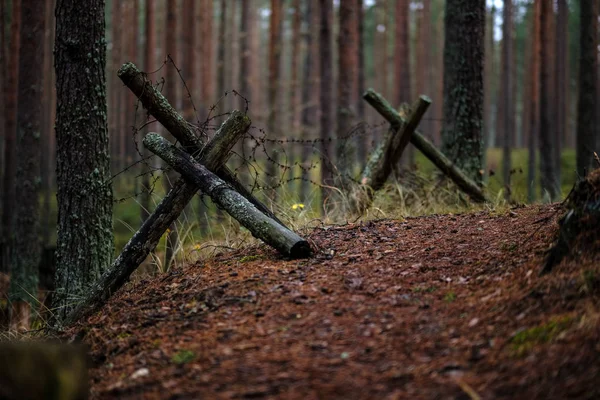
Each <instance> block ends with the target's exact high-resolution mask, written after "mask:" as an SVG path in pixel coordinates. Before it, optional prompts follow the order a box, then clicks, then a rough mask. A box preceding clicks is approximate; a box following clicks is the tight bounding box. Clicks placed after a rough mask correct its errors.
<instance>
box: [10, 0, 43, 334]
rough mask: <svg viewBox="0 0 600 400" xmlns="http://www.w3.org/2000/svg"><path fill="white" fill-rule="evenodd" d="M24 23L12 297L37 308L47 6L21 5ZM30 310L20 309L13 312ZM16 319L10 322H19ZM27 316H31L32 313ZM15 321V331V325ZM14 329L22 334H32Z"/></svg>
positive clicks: (29, 0)
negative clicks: (42, 61) (45, 15)
mask: <svg viewBox="0 0 600 400" xmlns="http://www.w3.org/2000/svg"><path fill="white" fill-rule="evenodd" d="M21 12H22V14H21V16H22V19H23V23H22V24H21V30H20V36H21V39H20V42H21V46H20V49H19V95H18V98H19V101H18V115H17V154H18V155H19V157H18V158H17V175H16V181H15V183H16V190H15V200H16V201H15V209H14V225H13V232H12V233H13V236H12V239H13V240H12V245H11V250H12V251H11V270H10V271H11V272H10V292H9V297H10V300H11V302H12V303H13V306H14V303H18V302H21V303H27V304H29V305H30V307H31V305H34V306H35V305H36V304H37V303H38V299H37V295H36V294H37V289H38V264H39V258H40V236H39V234H40V232H39V226H40V221H39V194H40V193H39V192H40V180H41V179H40V150H41V146H40V130H41V125H42V124H41V121H42V92H43V72H44V71H43V68H44V64H43V63H40V62H39V55H40V54H43V53H44V14H45V4H44V3H43V2H40V1H38V0H23V1H22V2H21ZM19 309H21V310H25V309H27V307H23V308H20V307H16V308H14V309H13V310H19ZM15 314H18V313H13V316H12V317H11V320H12V319H13V318H16V319H17V320H19V319H20V317H22V316H19V315H15ZM26 316H27V317H28V316H29V312H28V310H27V311H26ZM13 322H16V321H11V325H13ZM22 322H23V323H25V326H18V325H13V327H15V328H17V329H21V328H24V329H29V321H27V320H26V319H25V318H23V319H22Z"/></svg>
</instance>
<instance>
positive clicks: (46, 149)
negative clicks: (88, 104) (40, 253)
mask: <svg viewBox="0 0 600 400" xmlns="http://www.w3.org/2000/svg"><path fill="white" fill-rule="evenodd" d="M44 18H45V20H44V28H45V29H44V36H45V37H44V49H43V51H44V68H43V76H44V84H43V85H44V88H43V103H42V104H43V110H42V123H41V125H42V126H41V135H42V136H41V153H40V175H41V179H42V182H41V183H42V196H43V200H42V213H41V217H42V218H41V221H40V226H41V238H42V246H43V247H46V246H48V245H49V243H50V235H51V232H52V229H53V225H54V224H53V223H51V221H50V214H51V213H50V197H51V196H52V174H51V171H52V170H53V169H54V168H53V167H52V164H51V161H50V160H51V159H52V155H51V153H52V148H51V147H50V137H51V136H52V133H53V131H54V121H52V119H51V118H52V109H51V107H52V97H53V96H54V93H53V87H52V72H53V71H54V68H52V65H53V63H54V62H53V54H52V48H53V41H54V1H48V2H47V3H46V8H45V10H44Z"/></svg>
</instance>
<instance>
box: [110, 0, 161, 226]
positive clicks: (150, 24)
mask: <svg viewBox="0 0 600 400" xmlns="http://www.w3.org/2000/svg"><path fill="white" fill-rule="evenodd" d="M154 8H155V4H154V0H146V22H145V23H146V26H145V31H146V34H145V36H146V43H145V48H144V50H145V56H144V62H145V65H144V69H145V70H146V73H150V72H152V71H154V70H155V69H156V66H155V60H154V58H155V57H154V51H155V48H156V29H155V28H154ZM115 76H116V74H115ZM148 119H150V116H148ZM150 130H151V127H150V126H149V125H147V126H146V129H145V132H146V133H148V132H149V131H150ZM142 156H143V158H144V160H145V161H143V162H142V163H141V169H142V171H141V172H142V194H141V199H140V211H141V218H142V222H144V221H145V220H146V218H148V216H149V215H150V190H151V188H150V171H151V165H149V162H150V161H149V156H150V152H149V151H148V149H146V148H145V147H144V148H143V149H142Z"/></svg>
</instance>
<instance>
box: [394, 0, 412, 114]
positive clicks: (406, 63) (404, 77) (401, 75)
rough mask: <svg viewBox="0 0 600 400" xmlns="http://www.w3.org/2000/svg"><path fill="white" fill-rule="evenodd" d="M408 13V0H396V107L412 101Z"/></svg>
mask: <svg viewBox="0 0 600 400" xmlns="http://www.w3.org/2000/svg"><path fill="white" fill-rule="evenodd" d="M409 12H410V0H396V14H395V15H396V16H395V19H396V23H395V28H396V34H395V38H394V88H395V91H394V100H395V101H394V105H395V106H396V107H399V106H400V104H402V103H410V102H411V101H412V94H411V89H412V88H411V84H410V83H411V81H410V79H411V76H410V35H409V28H410V26H409V22H408V13H409Z"/></svg>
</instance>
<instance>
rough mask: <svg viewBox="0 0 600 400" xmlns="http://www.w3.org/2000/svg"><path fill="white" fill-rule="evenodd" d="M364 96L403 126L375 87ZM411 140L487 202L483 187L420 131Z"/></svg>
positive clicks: (458, 183) (464, 188) (469, 191)
mask: <svg viewBox="0 0 600 400" xmlns="http://www.w3.org/2000/svg"><path fill="white" fill-rule="evenodd" d="M363 98H364V99H365V100H366V101H367V103H369V104H370V105H371V106H372V107H373V108H374V109H375V110H376V111H377V112H378V113H379V114H381V115H382V116H383V117H384V118H385V119H386V120H388V122H389V123H390V124H392V126H393V125H394V124H396V125H398V126H401V125H402V124H405V123H406V121H404V119H403V118H402V117H401V116H400V114H399V113H398V112H397V111H396V110H395V109H394V107H392V106H391V104H390V103H388V102H387V101H386V100H385V99H384V98H383V96H381V95H380V94H379V93H377V92H375V91H374V90H373V89H368V90H367V91H366V92H365V94H364V95H363ZM410 142H411V143H412V144H413V145H414V146H415V147H416V148H417V149H419V151H420V152H421V153H423V154H424V155H425V157H427V158H428V159H429V160H430V161H431V162H432V163H433V164H434V165H435V166H436V167H438V169H439V170H440V171H442V172H443V173H444V174H445V175H446V176H447V177H448V178H450V179H451V180H452V181H453V182H454V183H455V184H456V186H458V187H459V188H460V189H461V190H462V191H463V192H465V193H466V194H467V195H468V196H469V197H471V199H472V200H473V201H475V202H477V203H484V202H487V201H488V200H487V198H486V197H485V195H484V194H483V191H482V190H481V188H480V187H479V186H478V185H477V184H476V183H475V182H474V181H473V180H472V179H470V178H469V177H468V176H467V175H465V173H464V172H462V171H461V170H460V168H458V167H457V166H456V165H454V163H453V162H452V161H450V160H449V159H448V157H446V156H445V155H444V153H442V152H441V151H439V150H438V149H436V148H435V146H434V145H433V144H432V143H431V142H430V141H429V140H427V139H426V138H425V137H424V136H423V135H422V134H421V133H420V132H419V131H416V130H415V131H414V132H413V133H412V135H411V137H410Z"/></svg>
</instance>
